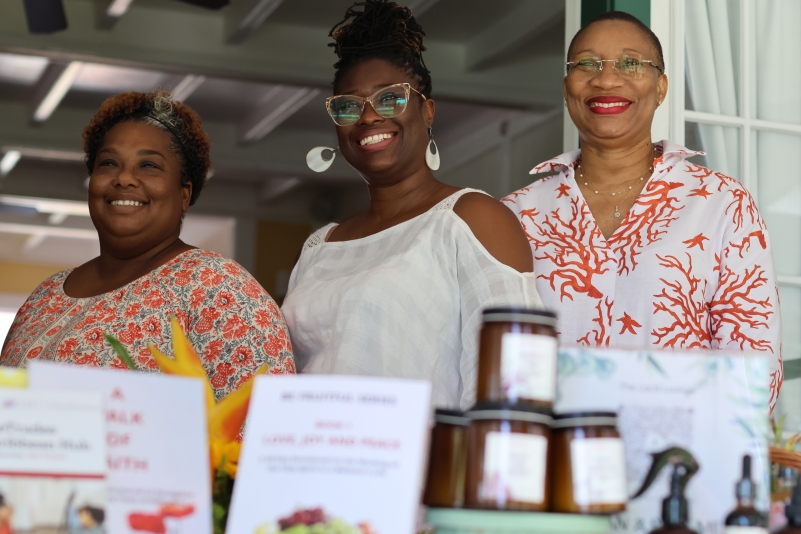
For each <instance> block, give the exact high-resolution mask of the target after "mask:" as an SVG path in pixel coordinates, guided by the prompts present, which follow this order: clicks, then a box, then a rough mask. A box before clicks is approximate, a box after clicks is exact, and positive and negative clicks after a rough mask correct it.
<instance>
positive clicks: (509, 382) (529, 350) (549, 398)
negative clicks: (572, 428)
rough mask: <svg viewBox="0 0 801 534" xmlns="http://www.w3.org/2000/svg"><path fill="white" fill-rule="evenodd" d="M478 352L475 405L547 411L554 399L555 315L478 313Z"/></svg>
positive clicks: (516, 310) (520, 311) (497, 310)
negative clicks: (480, 322)
mask: <svg viewBox="0 0 801 534" xmlns="http://www.w3.org/2000/svg"><path fill="white" fill-rule="evenodd" d="M483 319H484V325H483V326H482V328H481V336H480V339H479V352H478V384H477V387H476V398H477V400H478V402H510V403H520V404H527V405H530V406H535V407H540V408H552V407H553V401H554V397H555V396H556V363H557V348H558V347H557V341H556V314H554V313H552V312H548V311H543V310H526V309H521V308H493V309H488V310H484V317H483Z"/></svg>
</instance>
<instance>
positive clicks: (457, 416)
mask: <svg viewBox="0 0 801 534" xmlns="http://www.w3.org/2000/svg"><path fill="white" fill-rule="evenodd" d="M434 421H435V422H437V423H443V424H446V425H457V426H467V425H469V424H470V419H468V417H467V415H465V413H464V412H461V411H459V410H446V409H445V408H437V409H436V410H434Z"/></svg>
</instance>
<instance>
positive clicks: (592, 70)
mask: <svg viewBox="0 0 801 534" xmlns="http://www.w3.org/2000/svg"><path fill="white" fill-rule="evenodd" d="M606 62H609V63H612V65H613V66H614V70H615V71H616V72H617V73H618V74H624V75H626V76H632V77H634V78H640V77H642V73H643V72H644V71H645V64H644V63H643V61H642V60H639V59H636V58H633V57H629V56H622V57H620V58H618V59H616V60H615V61H614V62H611V61H608V60H605V61H601V60H600V59H599V58H597V57H588V58H584V59H579V60H577V61H576V62H575V65H574V66H573V69H571V70H574V69H575V70H577V71H579V72H585V73H587V74H593V75H594V74H598V73H599V72H601V70H602V69H603V67H604V63H606ZM606 66H609V65H606Z"/></svg>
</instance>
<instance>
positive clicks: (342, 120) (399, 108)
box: [328, 85, 407, 126]
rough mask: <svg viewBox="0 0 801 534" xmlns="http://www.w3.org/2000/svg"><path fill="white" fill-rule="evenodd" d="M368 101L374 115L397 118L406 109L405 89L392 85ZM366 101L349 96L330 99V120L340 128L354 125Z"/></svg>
mask: <svg viewBox="0 0 801 534" xmlns="http://www.w3.org/2000/svg"><path fill="white" fill-rule="evenodd" d="M370 100H371V102H372V104H373V108H374V109H375V111H376V113H378V114H379V115H381V116H382V117H384V118H387V119H389V118H392V117H397V116H398V115H400V114H401V113H403V111H404V110H405V109H406V104H407V97H406V88H405V87H404V86H402V85H392V86H389V87H387V88H385V89H382V90H380V91H378V92H377V93H376V94H374V95H373V96H372V97H370ZM366 101H367V99H364V98H360V97H357V96H351V95H342V96H337V97H334V98H332V99H331V100H330V101H329V103H328V108H329V110H330V113H331V118H333V119H334V122H336V123H337V124H339V125H340V126H348V125H351V124H356V122H358V120H359V117H361V115H362V112H363V111H364V106H365V105H366Z"/></svg>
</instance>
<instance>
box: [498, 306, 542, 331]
mask: <svg viewBox="0 0 801 534" xmlns="http://www.w3.org/2000/svg"><path fill="white" fill-rule="evenodd" d="M483 319H484V322H485V323H530V324H541V325H545V326H553V327H554V328H556V314H555V313H554V312H552V311H547V310H529V309H526V308H488V309H486V310H484V312H483Z"/></svg>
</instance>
